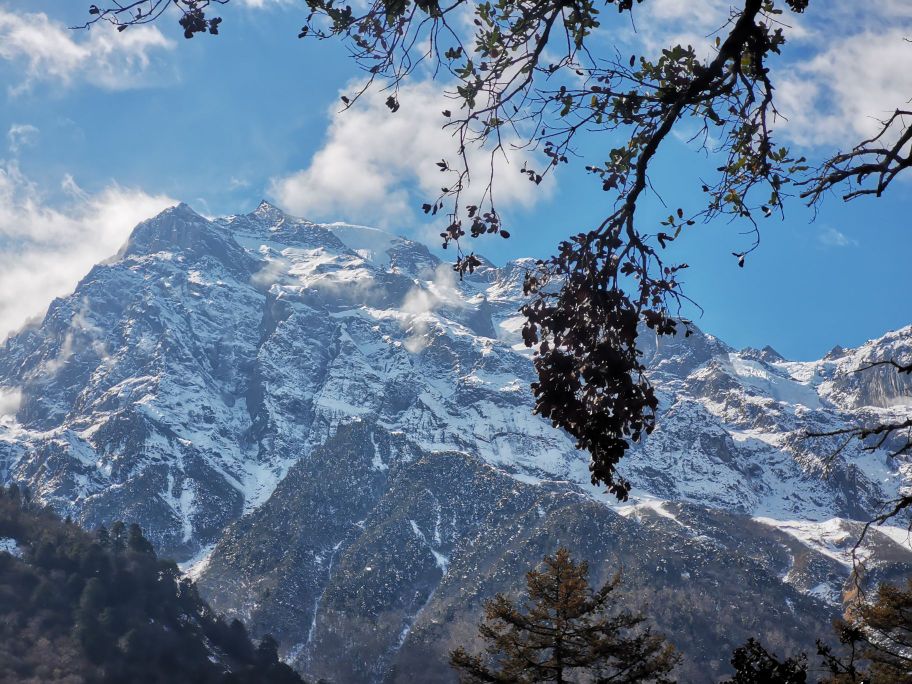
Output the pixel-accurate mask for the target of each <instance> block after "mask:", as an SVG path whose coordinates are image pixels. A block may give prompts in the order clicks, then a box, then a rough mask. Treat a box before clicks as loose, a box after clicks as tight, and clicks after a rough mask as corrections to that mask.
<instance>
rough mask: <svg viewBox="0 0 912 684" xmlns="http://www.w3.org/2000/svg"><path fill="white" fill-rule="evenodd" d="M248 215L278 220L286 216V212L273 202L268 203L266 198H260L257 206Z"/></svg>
mask: <svg viewBox="0 0 912 684" xmlns="http://www.w3.org/2000/svg"><path fill="white" fill-rule="evenodd" d="M250 215H251V216H255V217H257V218H260V219H267V220H270V221H279V220H281V219H284V218H286V217H287V214H286V213H285V212H284V211H282V210H281V209H279V208H278V207H277V206H275V205H274V204H270V203H269V202H267V201H266V200H260V203H259V204H258V205H257V208H256V209H254V210H253V211H252V212H251V213H250Z"/></svg>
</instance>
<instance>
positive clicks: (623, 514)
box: [0, 203, 912, 682]
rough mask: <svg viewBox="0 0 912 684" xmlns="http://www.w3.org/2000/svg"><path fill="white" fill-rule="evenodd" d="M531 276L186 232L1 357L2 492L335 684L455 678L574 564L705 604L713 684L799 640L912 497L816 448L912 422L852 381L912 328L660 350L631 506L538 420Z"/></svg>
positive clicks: (875, 386)
mask: <svg viewBox="0 0 912 684" xmlns="http://www.w3.org/2000/svg"><path fill="white" fill-rule="evenodd" d="M530 266H531V264H530V262H529V261H528V260H517V261H514V262H510V263H508V264H506V265H505V266H503V267H499V268H498V267H496V266H494V265H493V264H489V263H487V262H485V263H484V264H483V266H482V268H480V269H479V270H478V271H476V273H474V274H472V275H471V276H467V277H466V278H465V279H464V280H463V281H458V280H457V279H456V278H455V277H454V275H453V272H452V270H451V268H450V266H449V264H445V263H441V262H440V261H439V260H438V259H437V258H436V257H435V256H434V255H433V254H432V253H431V252H429V251H428V250H427V248H425V247H424V246H423V245H421V244H420V243H416V242H413V241H409V240H406V239H403V238H398V237H395V236H392V235H390V234H387V233H384V232H382V231H377V230H373V229H370V228H365V227H360V226H351V225H347V224H314V223H311V222H308V221H305V220H302V219H296V218H293V217H290V216H287V215H285V214H284V213H282V212H281V211H279V210H278V209H276V208H275V207H272V206H270V205H268V204H266V203H263V204H261V205H260V207H258V208H257V209H256V210H255V211H254V212H252V213H251V214H247V215H238V216H229V217H224V218H217V219H212V220H210V219H206V218H204V217H202V216H200V215H198V214H196V213H195V212H193V210H192V209H190V208H189V207H187V206H186V205H179V206H177V207H174V208H172V209H169V210H167V211H165V212H163V213H162V214H160V215H159V216H157V217H155V218H153V219H150V220H149V221H145V222H143V223H142V224H140V225H139V226H137V227H136V229H135V230H134V231H133V233H132V235H131V237H130V239H129V240H128V242H127V244H126V245H125V246H124V248H123V249H122V250H121V252H120V253H119V254H118V255H116V256H115V257H114V258H113V259H111V260H109V261H107V262H105V263H103V264H99V265H98V266H96V267H95V268H94V269H92V271H91V272H90V273H89V274H88V275H87V276H86V277H85V278H84V279H83V280H82V281H81V282H80V283H79V285H78V286H77V288H76V290H75V292H74V293H73V294H72V295H70V296H68V297H65V298H62V299H58V300H55V301H54V302H53V303H52V304H51V306H50V307H49V309H48V312H47V315H46V316H45V318H44V320H43V321H42V322H41V323H40V324H37V325H35V326H33V327H30V328H26V329H24V330H22V331H20V332H19V333H18V334H16V335H14V336H12V337H10V338H9V339H8V340H7V341H6V343H5V344H4V346H3V348H2V350H0V394H2V395H3V397H4V400H3V401H0V406H6V407H13V408H14V409H15V410H10V409H7V413H8V415H6V416H5V417H2V418H0V481H3V482H6V481H10V480H15V481H19V482H23V483H27V484H28V485H29V486H30V487H31V488H32V490H33V491H34V492H35V494H36V496H37V497H38V498H39V499H40V500H42V501H44V502H46V503H50V504H52V505H53V506H54V507H56V508H58V509H59V510H61V511H63V512H66V513H69V514H71V515H73V516H74V518H76V519H78V520H79V521H80V522H82V523H83V524H86V525H87V526H89V527H92V526H94V525H96V524H99V523H101V522H105V521H108V520H112V519H127V520H129V521H136V522H139V523H141V524H142V525H143V527H144V529H146V530H148V536H149V537H150V538H151V539H152V540H153V541H154V542H155V543H156V545H157V546H158V547H159V549H160V550H162V552H163V553H165V554H170V555H173V556H175V557H177V558H178V559H179V560H182V561H185V562H186V563H187V567H191V568H192V572H193V574H194V575H195V576H197V577H198V578H199V580H200V583H201V586H202V587H203V588H204V590H205V591H207V593H208V598H209V599H210V601H211V602H212V603H213V605H215V606H217V607H218V608H220V609H222V610H225V611H228V612H233V613H237V614H241V615H243V616H244V617H245V618H246V619H247V620H248V621H250V623H251V624H252V625H253V627H254V629H255V631H256V630H258V631H259V633H263V632H267V631H271V632H273V633H275V634H276V636H278V637H279V638H280V641H281V643H282V647H283V651H284V654H285V656H286V657H287V658H288V659H289V660H290V661H291V662H292V663H294V664H295V665H296V666H297V667H299V669H301V671H302V672H304V673H306V674H310V675H320V676H324V677H327V678H328V679H330V680H332V681H339V682H345V681H359V682H360V681H384V680H390V681H394V680H395V681H398V680H404V679H407V678H410V677H414V676H415V673H416V672H420V671H422V669H423V668H429V669H427V671H428V672H433V673H435V674H434V675H433V677H435V678H439V679H440V680H443V681H445V680H447V679H448V678H451V677H452V675H451V674H450V673H449V671H448V670H447V668H446V666H445V653H446V650H447V649H448V648H451V647H452V646H454V645H456V644H457V643H461V641H465V640H467V639H470V638H471V636H472V633H473V628H472V623H473V621H474V620H475V619H476V618H477V616H478V614H479V610H480V605H481V602H482V601H483V599H484V598H486V597H487V596H489V595H490V593H492V592H493V591H496V590H510V589H511V588H514V587H516V586H519V584H520V583H521V578H522V575H523V573H524V571H525V569H527V568H528V566H529V565H531V564H532V563H534V562H535V561H536V560H537V559H538V558H540V557H541V555H542V554H543V553H544V552H546V551H549V550H553V546H554V545H556V544H557V543H559V542H560V543H567V544H569V545H571V546H572V547H574V548H575V550H576V552H577V553H579V554H581V555H583V556H585V557H587V558H589V559H590V561H591V562H592V565H593V567H594V568H596V570H595V572H597V573H600V574H601V575H604V576H607V573H608V572H609V571H611V570H612V568H613V566H614V565H616V564H617V563H621V564H624V565H625V566H627V567H628V568H629V570H630V571H635V578H632V588H631V592H632V595H634V596H637V597H639V598H640V599H643V600H646V601H648V602H651V603H656V602H657V601H656V599H657V597H662V599H661V600H662V604H663V606H666V607H667V606H674V605H681V606H689V608H688V611H689V613H690V615H689V618H690V619H691V620H692V621H693V624H687V625H685V624H682V623H681V622H680V621H681V619H682V618H681V617H680V616H676V615H675V614H674V613H673V612H672V611H671V610H670V609H664V610H663V611H660V612H661V613H662V615H663V616H664V617H661V618H660V620H659V621H660V626H662V627H664V628H666V629H668V630H669V632H671V631H673V630H681V629H685V630H689V632H690V633H692V635H693V637H692V638H691V639H690V641H691V642H692V643H691V644H690V645H689V646H688V649H687V650H686V651H685V654H686V656H687V661H686V664H685V672H690V673H692V676H694V677H696V674H694V673H697V672H706V671H712V672H721V671H722V670H724V668H725V665H726V664H725V662H724V657H723V659H722V662H719V657H720V656H724V653H723V652H722V651H720V647H719V639H720V638H723V636H724V640H725V641H726V643H727V641H734V640H735V639H737V638H738V637H739V636H740V635H744V636H745V637H746V636H747V635H751V634H757V633H758V631H760V632H762V631H764V630H765V633H766V634H767V636H768V638H769V639H770V641H771V642H772V643H773V644H774V645H775V644H776V643H779V644H781V645H783V646H785V645H795V644H800V643H803V642H802V638H805V637H807V636H808V635H810V634H811V633H812V631H811V626H812V625H813V624H818V623H819V624H824V625H825V624H826V618H827V616H829V615H831V614H832V613H833V611H834V610H837V609H838V605H839V600H840V593H841V591H842V589H843V586H844V583H845V581H846V578H847V576H848V573H849V570H850V567H851V563H850V562H849V560H848V559H847V555H846V554H847V552H848V550H849V549H850V548H851V545H852V542H853V541H854V538H855V535H856V534H857V532H858V529H859V525H858V524H857V523H856V522H853V521H859V520H866V519H869V518H870V517H871V516H872V514H873V513H874V512H876V511H877V510H878V507H879V505H880V504H881V502H883V501H885V500H888V499H890V498H892V497H894V496H895V495H896V494H897V493H898V492H899V491H900V490H901V489H903V488H907V487H909V486H910V484H912V469H910V464H909V463H908V462H906V461H903V460H897V459H890V458H888V456H887V454H886V453H885V452H883V453H876V454H866V453H862V452H860V451H859V449H858V447H857V445H855V444H850V445H849V446H847V447H846V448H845V449H844V450H843V451H841V452H840V453H839V455H838V456H836V457H835V458H831V456H832V454H833V453H834V452H835V451H836V450H837V447H838V443H837V442H836V441H835V440H814V441H810V440H807V439H806V438H805V436H804V435H805V433H806V432H807V431H809V430H810V431H824V430H831V429H835V428H838V427H843V426H847V425H855V424H858V423H859V422H871V421H874V420H879V419H883V418H888V417H890V416H899V415H908V412H909V410H910V406H912V386H910V383H909V379H908V378H906V377H905V376H902V377H900V376H897V375H896V374H894V373H891V372H890V371H889V369H887V368H885V367H877V368H873V369H871V370H868V371H864V372H861V373H857V372H855V371H856V369H858V368H860V367H862V366H864V365H867V364H869V363H870V362H871V361H874V360H880V359H885V358H906V357H908V356H909V355H910V354H912V326H910V327H907V328H904V329H902V330H899V331H894V332H891V333H888V334H887V335H885V336H883V337H882V338H880V339H877V340H873V341H871V342H869V343H867V344H865V345H862V346H861V347H859V348H857V349H853V350H843V349H834V351H833V352H831V353H830V354H829V355H827V357H825V358H824V359H822V360H820V361H816V362H789V361H787V360H785V359H783V358H782V357H781V356H780V355H779V354H778V353H776V352H775V350H772V349H771V348H769V347H767V348H764V349H762V350H756V349H745V350H741V351H736V350H734V349H732V348H730V347H729V346H727V345H726V344H725V343H723V342H722V341H720V340H718V339H716V338H714V337H712V336H710V335H706V334H703V333H700V332H698V333H697V334H696V335H694V336H692V337H690V338H687V339H685V338H683V337H677V338H670V339H669V338H662V339H647V338H644V339H643V344H642V347H643V351H644V354H645V358H646V359H647V361H648V365H649V368H650V373H651V376H652V378H653V380H654V382H655V383H656V385H657V387H658V389H659V393H660V399H661V416H660V422H659V427H658V428H657V430H656V432H655V433H654V434H653V435H651V436H650V437H649V439H647V440H646V441H645V443H644V444H643V445H641V446H638V447H637V448H636V449H635V450H634V451H633V452H632V453H631V454H630V455H629V456H628V457H627V458H626V459H625V462H623V463H622V467H623V472H624V474H625V476H626V477H628V478H629V479H630V480H631V481H632V482H633V483H634V486H635V489H634V492H633V494H634V495H633V496H632V497H631V500H630V501H629V502H625V503H623V504H620V503H618V502H616V501H613V500H612V499H611V498H609V497H607V496H606V495H605V494H604V493H602V492H601V491H600V490H599V489H598V488H594V487H592V486H591V485H590V484H589V473H588V464H587V460H586V458H585V456H584V455H582V454H580V453H579V452H577V451H576V450H575V449H574V448H573V443H572V441H571V440H570V439H569V438H568V437H567V436H566V435H565V434H563V433H562V432H560V431H558V430H555V429H554V428H552V427H551V426H550V425H549V424H548V423H547V422H545V421H543V420H541V419H539V418H537V417H535V416H533V415H532V413H531V407H532V398H531V394H530V392H529V389H528V388H529V383H530V382H531V381H532V380H533V378H534V374H533V371H532V367H531V363H530V360H529V351H528V350H527V349H526V348H525V347H524V345H523V344H522V341H521V337H520V336H519V329H520V327H521V323H522V319H521V317H520V316H519V315H518V313H517V310H518V307H519V305H520V303H521V301H522V292H521V290H522V288H521V285H522V276H523V273H524V272H525V270H526V269H527V268H529V267H530ZM903 535H904V531H903V530H901V529H896V528H890V529H885V530H877V531H875V532H874V533H873V534H872V536H871V541H870V544H869V545H868V546H867V547H866V548H865V549H864V550H863V553H865V554H867V557H868V560H869V565H870V571H871V572H872V573H874V575H878V573H880V575H882V576H890V574H891V573H894V572H897V571H900V570H901V569H902V567H903V565H904V564H908V563H909V562H910V561H912V552H910V550H909V546H908V543H907V540H906V539H904V537H903ZM757 596H762V597H763V604H764V605H765V606H766V607H764V608H763V609H762V610H756V609H753V610H752V609H751V608H750V606H752V605H754V604H755V603H756V598H757ZM685 599H686V600H685ZM698 606H702V607H701V608H698ZM745 611H748V612H749V613H750V614H751V618H750V619H749V620H748V619H747V618H745V617H744V615H745V614H747V613H745ZM714 615H716V616H722V617H721V618H719V617H716V618H714V617H713V616H714ZM728 622H731V624H730V625H726V623H728ZM751 630H753V632H752V631H751ZM670 635H671V636H672V638H673V637H674V635H673V634H670ZM720 635H723V636H720ZM802 635H803V636H802ZM731 645H732V647H733V646H734V645H736V644H735V643H732V644H731ZM729 650H730V649H729ZM428 663H431V665H428ZM707 668H708V669H707ZM699 680H700V679H699V677H696V679H694V681H699Z"/></svg>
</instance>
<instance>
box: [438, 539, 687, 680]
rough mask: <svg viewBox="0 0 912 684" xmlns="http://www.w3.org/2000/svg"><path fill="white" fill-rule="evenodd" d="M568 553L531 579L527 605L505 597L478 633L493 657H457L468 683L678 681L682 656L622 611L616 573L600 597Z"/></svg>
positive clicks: (489, 607) (492, 606)
mask: <svg viewBox="0 0 912 684" xmlns="http://www.w3.org/2000/svg"><path fill="white" fill-rule="evenodd" d="M588 572H589V568H588V564H587V563H586V562H585V561H581V562H579V563H575V562H574V561H573V559H572V558H571V557H570V552H569V551H568V550H567V549H565V548H561V549H558V551H557V553H555V554H554V555H553V556H545V558H544V560H543V562H542V564H541V565H540V566H539V567H538V568H535V569H533V570H531V571H530V572H529V573H528V574H527V575H526V583H527V588H528V601H527V602H526V604H525V605H524V606H522V607H520V606H519V605H517V604H516V603H514V602H513V601H511V600H510V599H508V598H507V597H506V596H503V595H502V594H498V595H497V596H495V597H494V598H493V599H492V600H491V601H489V602H488V603H487V604H486V605H485V619H484V620H483V621H482V623H481V624H480V625H479V628H478V631H479V634H480V635H481V637H482V638H483V639H484V640H485V641H486V642H487V644H488V646H487V655H473V654H471V653H469V652H468V651H466V650H465V649H464V648H461V647H460V648H457V649H456V650H454V651H453V652H452V653H451V654H450V662H451V664H452V665H453V667H455V668H456V669H457V670H459V672H460V676H461V679H462V681H463V682H518V683H527V682H597V683H603V682H604V683H607V682H611V683H619V684H620V683H624V682H670V681H672V680H671V679H669V678H668V675H669V673H670V672H671V670H672V669H673V668H674V666H675V664H676V663H677V660H678V656H677V654H676V652H675V650H674V647H672V646H671V645H670V644H668V643H667V642H666V641H665V640H664V638H663V637H661V636H659V635H657V634H654V633H653V632H652V631H651V629H650V628H649V627H648V626H646V625H645V622H646V617H645V616H644V615H642V614H641V613H637V612H634V611H631V610H630V609H628V608H624V607H620V606H619V605H618V598H617V592H616V590H617V588H618V586H619V585H620V575H619V574H616V575H615V576H614V577H613V578H612V579H611V580H609V581H608V582H606V583H605V585H604V586H603V587H602V588H601V589H599V590H598V591H593V590H592V589H591V588H590V586H589V581H588V579H587V576H588Z"/></svg>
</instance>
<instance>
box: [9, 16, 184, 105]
mask: <svg viewBox="0 0 912 684" xmlns="http://www.w3.org/2000/svg"><path fill="white" fill-rule="evenodd" d="M173 47H174V43H173V41H171V40H169V39H167V38H165V36H164V35H162V33H161V32H160V31H159V30H158V28H156V27H154V26H136V27H131V28H130V29H128V30H126V31H123V32H118V31H117V30H115V29H114V28H113V27H112V26H110V25H109V24H107V23H104V22H101V23H99V24H96V25H95V26H92V27H91V28H90V29H87V30H71V29H68V28H66V27H64V26H63V25H61V24H58V23H56V22H54V21H52V20H51V19H50V18H49V17H48V16H47V15H46V14H44V13H43V12H38V13H29V12H13V11H10V10H8V9H5V8H0V59H5V60H8V61H10V62H15V63H20V64H23V67H24V68H23V77H22V80H21V82H20V83H18V84H17V85H15V86H13V87H12V88H11V90H12V92H13V93H16V92H20V91H22V90H25V89H28V88H29V87H31V86H32V84H34V83H35V82H37V81H56V82H60V83H63V84H66V85H68V84H71V83H73V82H76V81H85V82H88V83H91V84H92V85H95V86H98V87H101V88H106V89H110V90H123V89H128V88H134V87H137V86H140V85H145V84H146V82H147V79H146V78H145V77H146V76H148V73H147V72H149V71H150V66H152V64H153V57H154V55H155V54H156V53H158V52H160V51H162V50H168V49H171V48H173Z"/></svg>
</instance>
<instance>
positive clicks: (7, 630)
mask: <svg viewBox="0 0 912 684" xmlns="http://www.w3.org/2000/svg"><path fill="white" fill-rule="evenodd" d="M30 499H31V497H30V496H29V495H28V494H27V493H23V492H22V491H20V490H19V488H18V487H16V486H12V487H10V488H9V489H7V490H2V489H0V682H35V683H37V682H42V683H44V682H67V684H76V683H77V682H169V683H177V682H195V683H196V682H199V683H209V682H219V683H224V684H228V683H231V684H246V683H250V684H253V683H255V682H275V683H277V684H283V683H289V684H291V683H295V682H301V681H302V680H301V678H300V677H299V676H298V675H297V674H295V672H294V671H293V670H291V668H289V667H288V666H286V665H284V664H283V663H280V662H279V660H278V656H277V646H276V643H275V642H274V641H273V640H272V639H271V638H270V637H266V638H264V639H263V640H262V641H261V642H260V643H259V644H258V645H254V644H253V643H252V642H251V640H250V638H249V637H248V636H247V632H246V629H245V628H244V625H243V624H242V623H241V622H240V621H238V620H233V621H231V622H230V623H229V622H226V621H225V620H223V619H222V618H221V617H220V616H218V615H216V614H215V613H214V612H213V611H212V609H211V608H210V607H209V606H208V604H207V603H206V602H205V601H203V600H202V599H201V598H200V596H199V594H198V593H197V590H196V587H195V586H194V584H193V583H192V582H191V581H190V580H189V579H187V578H185V577H182V576H181V573H180V571H179V570H178V568H177V565H175V564H174V562H173V561H169V560H164V559H160V558H158V557H157V556H156V554H155V551H154V550H153V548H152V545H151V544H150V543H149V541H148V540H147V539H146V538H145V537H144V536H143V534H142V531H141V529H140V528H139V527H138V526H137V525H130V526H129V527H127V526H126V525H124V524H123V523H116V524H114V525H113V526H112V527H111V529H110V531H109V530H106V529H104V528H100V529H99V530H98V531H97V532H96V533H95V534H90V533H88V532H86V531H84V530H82V529H81V528H79V527H78V526H76V525H74V524H72V523H70V522H69V521H67V522H63V521H61V520H60V519H59V518H58V517H57V516H56V515H54V514H53V513H51V512H50V511H48V510H47V509H45V508H43V507H40V506H38V505H36V504H34V503H32V502H31V501H30Z"/></svg>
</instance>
